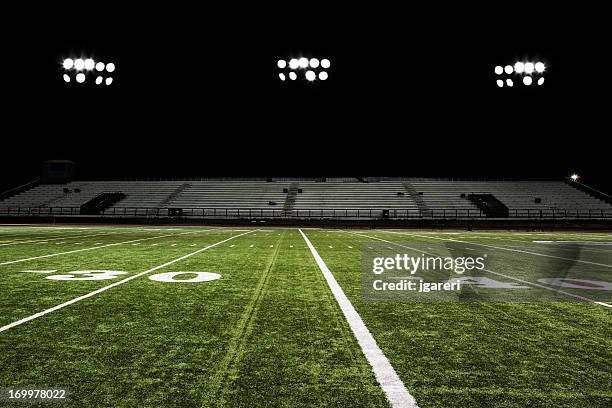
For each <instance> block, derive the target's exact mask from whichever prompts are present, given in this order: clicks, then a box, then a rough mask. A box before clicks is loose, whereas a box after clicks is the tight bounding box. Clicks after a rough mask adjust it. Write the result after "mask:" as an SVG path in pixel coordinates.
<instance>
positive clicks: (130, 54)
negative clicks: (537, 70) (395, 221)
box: [0, 2, 610, 189]
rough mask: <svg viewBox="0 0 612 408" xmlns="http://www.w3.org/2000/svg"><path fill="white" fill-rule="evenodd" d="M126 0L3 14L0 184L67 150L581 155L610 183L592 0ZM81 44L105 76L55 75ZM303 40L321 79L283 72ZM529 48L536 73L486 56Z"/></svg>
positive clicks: (475, 159) (603, 59)
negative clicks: (74, 78)
mask: <svg viewBox="0 0 612 408" xmlns="http://www.w3.org/2000/svg"><path fill="white" fill-rule="evenodd" d="M123 3H124V4H127V3H128V2H123ZM121 4H122V3H117V4H111V3H108V4H107V3H104V4H101V3H100V4H98V3H96V5H95V6H89V7H85V6H83V5H79V4H78V3H67V4H63V5H55V6H47V7H46V8H45V9H40V8H33V9H29V10H14V11H13V13H12V14H10V15H9V14H7V16H6V17H5V18H7V19H8V20H10V21H11V25H10V26H5V27H4V28H3V29H2V31H3V33H2V34H3V35H4V36H5V38H10V39H11V41H9V44H8V46H7V47H8V48H5V49H4V50H3V60H4V63H3V64H2V70H3V73H4V74H5V75H4V76H5V78H7V79H5V81H4V84H3V90H2V93H3V100H4V101H5V104H4V107H3V108H2V109H3V115H2V116H3V124H4V126H3V131H2V139H3V147H2V152H3V154H2V158H3V160H2V163H1V164H0V166H1V168H0V170H2V174H3V176H2V177H3V178H4V180H3V183H0V184H3V185H7V184H12V183H17V182H19V181H26V180H28V179H29V178H31V177H32V175H36V174H37V172H38V169H39V163H40V161H41V160H44V159H52V158H67V159H71V160H74V161H76V162H77V163H78V166H79V175H80V176H81V177H82V178H87V177H134V176H167V177H177V176H232V175H237V176H267V175H274V176H285V175H287V176H320V175H389V176H446V177H453V176H456V177H468V176H469V177H562V176H565V175H567V174H568V173H569V172H571V171H578V172H580V173H582V174H583V175H584V177H585V180H588V181H590V182H592V183H594V184H595V185H598V186H601V187H604V188H608V189H609V186H610V181H608V178H609V176H610V170H609V169H610V167H609V165H608V163H607V160H608V159H609V158H608V156H609V155H610V154H609V148H607V147H606V145H605V140H606V139H607V138H609V129H608V128H607V126H606V125H607V124H608V123H607V121H606V116H607V114H608V112H607V111H608V108H609V103H608V102H607V95H609V90H610V85H609V83H608V82H606V81H602V80H604V79H605V77H606V75H605V74H606V73H605V71H604V68H602V67H607V66H609V62H610V61H609V60H610V58H609V55H608V54H609V52H608V48H609V47H608V44H607V41H608V40H607V38H608V37H609V36H607V35H605V34H606V33H605V27H606V26H605V25H604V22H605V21H604V16H605V14H604V13H603V11H602V10H596V9H586V8H583V9H580V10H577V9H570V8H568V9H558V8H551V7H552V6H551V5H549V4H545V3H540V2H538V3H506V4H504V5H500V6H497V7H495V8H493V7H491V6H484V7H483V6H471V7H470V8H465V7H459V6H454V7H452V8H449V7H447V6H443V5H442V4H437V5H435V6H433V5H432V6H431V7H424V6H420V7H419V8H416V7H407V8H406V7H404V8H396V9H395V8H391V7H389V6H386V7H384V8H378V9H376V8H374V9H372V8H365V7H358V6H357V7H356V6H349V5H348V4H347V5H345V6H336V7H335V8H334V9H330V8H329V6H328V5H326V3H325V2H311V3H307V2H302V3H299V4H297V3H296V4H295V5H294V6H292V7H291V8H289V7H288V6H287V5H286V4H285V5H275V6H272V5H268V6H265V8H262V7H260V6H254V5H251V6H248V7H245V6H240V5H239V4H232V5H231V7H230V6H227V7H225V8H224V9H221V8H212V7H208V8H193V9H189V8H186V7H183V8H174V9H170V8H167V7H168V6H166V8H164V7H145V6H138V7H135V6H129V8H128V6H126V5H121ZM349 4H350V3H349ZM552 4H554V3H552ZM70 10H72V11H70ZM81 54H82V55H87V56H93V57H94V58H100V59H102V60H104V61H109V60H111V59H112V60H113V61H114V62H115V63H116V65H117V72H116V76H115V78H116V83H115V84H113V85H112V86H110V87H96V86H94V85H91V86H83V85H81V86H77V85H76V84H74V83H72V84H70V85H67V84H64V83H63V81H62V79H61V76H62V73H63V72H62V70H61V67H60V62H61V60H62V59H63V58H64V57H66V56H78V55H81ZM299 55H314V56H327V57H329V59H330V60H331V62H332V67H331V69H330V70H329V73H330V78H329V80H328V81H326V82H317V83H314V84H308V83H305V82H304V81H301V82H299V83H282V82H280V81H279V80H278V78H277V76H276V75H277V73H278V69H277V68H276V60H277V58H279V57H290V56H299ZM525 58H526V59H533V60H535V59H541V60H543V61H544V62H546V64H547V66H548V67H549V69H548V71H547V73H546V75H545V78H546V83H545V85H544V86H542V87H531V88H526V87H523V86H520V87H518V86H516V87H515V88H513V89H506V88H504V89H498V88H497V87H496V86H495V79H496V78H495V75H494V73H493V67H494V66H495V65H498V64H499V65H504V64H513V63H514V61H515V60H517V59H525ZM89 80H90V81H91V78H89ZM4 175H6V177H5V176H4Z"/></svg>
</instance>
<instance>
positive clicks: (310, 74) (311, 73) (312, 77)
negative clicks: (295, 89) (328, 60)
mask: <svg viewBox="0 0 612 408" xmlns="http://www.w3.org/2000/svg"><path fill="white" fill-rule="evenodd" d="M316 78H317V75H316V74H315V73H314V71H306V79H307V80H308V81H314V80H315V79H316Z"/></svg>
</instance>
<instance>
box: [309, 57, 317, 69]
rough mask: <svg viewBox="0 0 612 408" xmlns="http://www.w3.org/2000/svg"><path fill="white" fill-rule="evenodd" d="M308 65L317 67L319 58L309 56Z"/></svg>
mask: <svg viewBox="0 0 612 408" xmlns="http://www.w3.org/2000/svg"><path fill="white" fill-rule="evenodd" d="M310 67H311V68H318V67H319V60H318V59H316V58H311V59H310Z"/></svg>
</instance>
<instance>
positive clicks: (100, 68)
mask: <svg viewBox="0 0 612 408" xmlns="http://www.w3.org/2000/svg"><path fill="white" fill-rule="evenodd" d="M104 67H105V65H104V63H103V62H98V63H97V64H96V71H98V72H102V71H104Z"/></svg>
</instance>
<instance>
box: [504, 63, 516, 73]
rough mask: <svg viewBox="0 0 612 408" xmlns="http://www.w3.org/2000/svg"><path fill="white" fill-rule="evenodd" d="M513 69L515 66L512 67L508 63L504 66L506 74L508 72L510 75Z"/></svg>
mask: <svg viewBox="0 0 612 408" xmlns="http://www.w3.org/2000/svg"><path fill="white" fill-rule="evenodd" d="M512 71H514V68H512V65H506V66H505V67H504V72H505V73H506V74H508V75H509V74H511V73H512Z"/></svg>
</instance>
